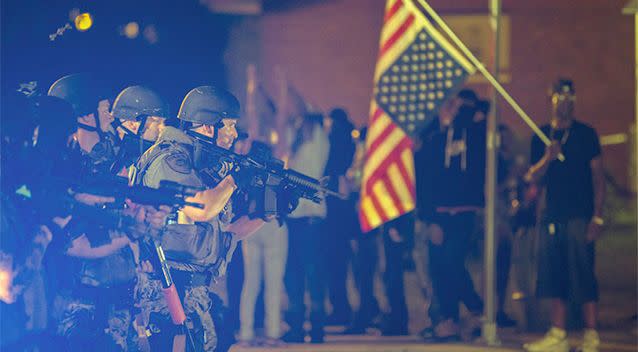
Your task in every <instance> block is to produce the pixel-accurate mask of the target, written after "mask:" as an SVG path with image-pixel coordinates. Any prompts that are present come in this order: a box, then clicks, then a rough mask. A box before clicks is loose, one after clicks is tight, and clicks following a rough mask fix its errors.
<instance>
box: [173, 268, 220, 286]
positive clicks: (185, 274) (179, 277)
mask: <svg viewBox="0 0 638 352" xmlns="http://www.w3.org/2000/svg"><path fill="white" fill-rule="evenodd" d="M171 276H172V277H173V282H174V283H175V286H176V287H177V288H178V289H180V290H181V289H184V288H186V287H197V286H208V285H210V282H211V280H212V279H213V275H212V273H211V272H210V271H204V272H197V271H185V270H178V269H171Z"/></svg>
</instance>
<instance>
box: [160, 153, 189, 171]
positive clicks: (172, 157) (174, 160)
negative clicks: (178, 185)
mask: <svg viewBox="0 0 638 352" xmlns="http://www.w3.org/2000/svg"><path fill="white" fill-rule="evenodd" d="M164 160H165V162H166V165H168V167H170V168H171V169H172V170H173V171H175V172H179V173H180V174H190V173H191V171H192V170H193V167H192V165H191V161H190V159H189V158H188V155H187V154H185V153H181V152H173V153H170V154H169V155H168V156H166V158H164Z"/></svg>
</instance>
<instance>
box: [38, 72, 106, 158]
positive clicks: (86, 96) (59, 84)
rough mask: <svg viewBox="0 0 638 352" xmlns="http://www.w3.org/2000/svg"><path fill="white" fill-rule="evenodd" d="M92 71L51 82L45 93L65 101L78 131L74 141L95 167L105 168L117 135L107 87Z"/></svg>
mask: <svg viewBox="0 0 638 352" xmlns="http://www.w3.org/2000/svg"><path fill="white" fill-rule="evenodd" d="M104 87H105V85H104V84H103V82H100V81H99V79H98V78H97V77H96V76H95V75H92V74H86V73H76V74H72V75H68V76H64V77H62V78H60V79H58V80H57V81H55V82H54V83H53V84H52V85H51V87H50V88H49V92H48V95H50V96H54V97H58V98H61V99H63V100H65V101H67V102H69V103H70V104H71V105H72V107H73V110H74V112H75V116H76V117H77V122H78V130H77V133H76V135H75V140H76V142H77V144H78V146H79V148H80V149H81V151H82V153H84V154H86V155H88V156H89V158H90V160H91V161H92V162H91V164H92V167H94V171H96V170H102V171H105V170H109V168H110V166H111V164H112V163H113V160H114V158H115V155H116V146H117V138H116V136H115V133H114V132H115V131H114V130H113V127H112V126H111V124H112V123H113V116H112V115H111V113H110V112H109V108H110V100H109V99H110V93H111V92H110V90H109V89H107V88H104Z"/></svg>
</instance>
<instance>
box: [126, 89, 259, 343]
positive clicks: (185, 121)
mask: <svg viewBox="0 0 638 352" xmlns="http://www.w3.org/2000/svg"><path fill="white" fill-rule="evenodd" d="M238 118H239V102H238V101H237V99H236V98H235V97H234V96H233V95H232V94H230V93H229V92H227V91H225V90H223V89H219V88H217V87H213V86H201V87H197V88H195V89H193V90H191V91H190V92H189V93H188V94H187V95H186V97H185V98H184V100H183V102H182V104H181V107H180V110H179V113H178V119H179V127H176V126H174V125H173V126H171V125H170V124H169V125H167V126H166V127H165V128H164V129H163V130H162V131H161V132H160V135H159V138H158V139H157V141H156V142H155V144H154V145H153V146H152V147H151V148H150V149H149V150H148V151H147V152H146V153H144V155H143V156H142V157H141V158H140V159H139V160H138V162H137V163H136V166H135V170H133V172H132V174H131V177H132V180H133V183H135V184H143V185H145V186H150V187H158V186H159V183H160V181H162V180H169V181H174V182H177V183H180V184H182V185H186V186H194V187H205V188H207V189H206V190H205V191H201V192H198V193H197V194H196V195H195V196H194V197H193V198H192V199H189V200H190V201H193V202H197V203H201V204H203V209H198V208H194V207H188V206H187V207H184V208H183V209H182V210H181V211H179V213H178V214H177V221H178V224H175V225H167V226H166V230H165V231H164V232H163V234H162V237H161V244H162V247H163V248H164V251H165V253H166V257H167V259H168V261H169V264H170V267H171V274H172V276H173V280H174V282H175V285H176V287H177V290H178V292H180V297H182V299H183V306H184V309H185V312H186V314H187V327H188V328H189V329H190V331H191V333H192V335H193V336H194V338H195V344H196V345H197V346H196V347H197V349H198V350H205V351H213V350H214V349H215V348H216V346H217V344H218V334H217V332H216V325H219V319H218V316H216V311H214V310H215V309H216V308H217V307H213V308H212V309H211V307H212V306H214V305H216V304H218V303H217V302H220V300H219V298H218V297H217V296H216V295H215V294H214V293H212V292H211V291H210V289H209V284H210V281H211V279H216V278H218V277H220V276H222V275H223V274H224V273H225V271H226V266H227V264H228V262H229V261H230V258H231V256H232V254H233V251H234V250H235V248H236V246H237V241H238V240H239V239H240V238H241V236H243V235H247V234H249V233H251V232H254V230H256V228H257V227H258V226H260V225H261V222H260V221H258V220H248V219H247V217H239V219H238V220H236V221H234V222H232V223H231V220H233V218H237V216H236V215H235V214H233V211H232V206H231V205H230V203H229V200H230V199H231V196H232V195H233V193H234V192H235V190H236V189H237V187H238V186H237V183H236V181H237V180H238V175H237V174H226V173H224V172H220V173H218V174H217V175H216V176H218V177H215V178H214V179H206V180H205V179H203V178H202V177H201V176H200V174H199V172H198V170H196V167H195V165H196V163H197V164H199V160H198V159H196V158H195V156H196V155H199V154H200V153H199V152H198V148H197V143H196V141H195V140H194V138H192V137H191V136H189V135H188V134H187V133H186V131H188V130H190V131H192V132H196V133H199V134H201V135H204V136H206V137H209V138H212V139H213V140H215V142H216V144H217V146H219V147H221V148H225V149H229V148H231V147H232V145H233V142H234V140H235V139H236V138H237V130H236V127H235V125H236V123H237V119H238ZM217 169H220V168H217ZM221 169H227V168H221ZM159 289H160V284H159V282H158V281H156V280H152V281H150V282H149V284H148V285H146V286H145V290H144V292H141V296H142V302H141V305H142V306H143V307H144V308H145V310H146V311H147V313H148V314H149V315H150V325H149V327H150V331H151V332H152V333H153V335H152V336H151V346H152V347H153V349H160V350H162V349H166V348H168V347H167V346H172V335H174V334H175V331H171V329H173V328H174V326H172V325H171V323H170V321H169V319H168V309H167V306H166V303H165V302H164V299H163V297H162V295H161V292H160V290H159Z"/></svg>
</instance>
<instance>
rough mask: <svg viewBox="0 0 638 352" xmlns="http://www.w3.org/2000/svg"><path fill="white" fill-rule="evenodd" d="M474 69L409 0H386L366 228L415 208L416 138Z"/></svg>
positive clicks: (363, 217)
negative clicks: (414, 153)
mask: <svg viewBox="0 0 638 352" xmlns="http://www.w3.org/2000/svg"><path fill="white" fill-rule="evenodd" d="M474 70H475V69H474V67H473V66H472V65H471V64H470V63H469V62H468V61H467V60H466V59H465V58H464V57H463V56H462V55H461V54H460V53H459V52H458V51H457V50H456V49H455V48H454V47H453V46H452V45H451V44H450V43H449V42H448V41H447V39H446V38H445V37H444V36H442V35H441V33H439V32H438V31H437V30H436V29H435V28H434V26H433V25H432V24H431V23H430V22H429V21H428V19H427V18H426V17H425V16H424V15H423V14H422V13H421V12H420V11H419V9H418V8H416V6H415V5H414V4H413V3H412V2H411V1H410V0H388V1H387V3H386V9H385V17H384V23H383V28H382V30H381V43H380V50H379V57H378V59H377V66H376V70H375V75H374V99H373V100H372V103H371V106H370V120H369V123H368V134H367V138H366V161H365V165H364V167H363V183H362V190H361V203H360V211H359V219H360V222H361V229H362V230H363V231H364V232H368V231H370V230H373V229H375V228H377V227H378V226H380V225H382V224H383V223H385V222H387V221H390V220H392V219H395V218H397V217H399V216H401V215H403V214H405V213H408V212H410V211H412V210H413V209H414V207H415V201H416V200H415V197H416V191H415V182H414V159H413V156H412V139H413V138H414V137H415V136H418V133H419V132H420V131H421V130H422V129H423V128H424V127H426V126H427V125H428V123H429V122H430V121H431V120H432V118H433V117H434V116H435V115H436V113H437V110H438V108H439V107H440V105H441V104H442V103H443V101H444V100H445V99H446V97H448V96H450V95H451V94H454V93H455V91H456V90H457V89H458V88H459V86H460V85H462V84H463V82H464V81H465V79H466V78H467V77H468V76H469V75H471V74H472V73H473V72H474Z"/></svg>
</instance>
